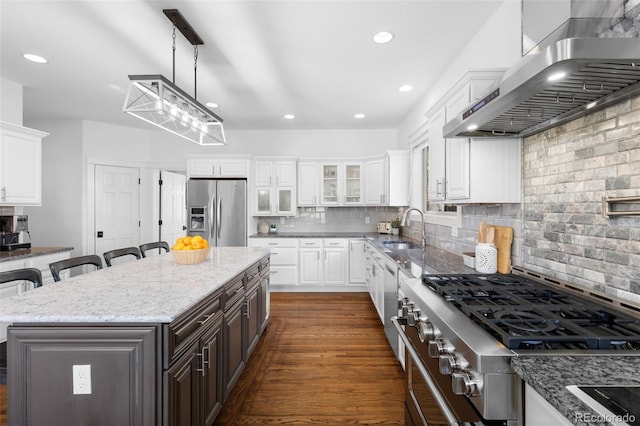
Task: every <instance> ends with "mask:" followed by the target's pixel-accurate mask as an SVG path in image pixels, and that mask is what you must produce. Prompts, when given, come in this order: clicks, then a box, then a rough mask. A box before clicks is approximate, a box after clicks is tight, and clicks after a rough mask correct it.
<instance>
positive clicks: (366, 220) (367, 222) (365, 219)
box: [364, 216, 369, 225]
mask: <svg viewBox="0 0 640 426" xmlns="http://www.w3.org/2000/svg"><path fill="white" fill-rule="evenodd" d="M364 223H366V224H367V225H368V224H369V216H367V217H365V218H364Z"/></svg>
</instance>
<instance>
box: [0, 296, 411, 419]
mask: <svg viewBox="0 0 640 426" xmlns="http://www.w3.org/2000/svg"><path fill="white" fill-rule="evenodd" d="M403 383H404V382H403V373H402V369H401V368H400V366H399V364H398V362H397V361H396V360H395V359H394V357H393V352H392V351H391V348H390V346H389V344H388V343H387V340H386V337H385V335H384V331H383V329H382V324H381V323H380V320H379V319H378V316H377V313H376V311H375V309H374V307H373V305H372V304H371V301H370V299H369V295H368V294H367V293H271V319H270V323H269V328H268V329H267V331H266V332H265V333H264V334H263V337H262V339H261V340H260V342H259V343H258V346H257V347H256V349H255V351H254V352H253V354H252V355H251V358H250V359H249V361H248V363H247V368H246V369H245V371H244V373H243V374H242V376H241V377H240V380H239V381H238V383H237V385H236V387H235V388H234V390H233V391H232V393H231V395H230V396H229V399H228V400H227V402H226V403H225V406H224V407H223V409H222V411H221V413H220V414H219V416H218V418H217V420H216V423H215V424H216V425H237V424H265V425H277V424H324V425H347V424H367V425H374V424H380V425H394V424H396V425H401V424H404V405H403V404H404V403H403V401H404V384H403ZM6 404H7V399H6V387H5V386H4V385H0V425H6V424H7V423H6V422H7V420H6V411H7V408H6V407H7V405H6Z"/></svg>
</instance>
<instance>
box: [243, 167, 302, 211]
mask: <svg viewBox="0 0 640 426" xmlns="http://www.w3.org/2000/svg"><path fill="white" fill-rule="evenodd" d="M253 165H254V194H255V200H254V203H255V204H254V205H255V209H254V215H255V216H294V215H295V214H296V160H267V159H256V160H255V161H254V163H253Z"/></svg>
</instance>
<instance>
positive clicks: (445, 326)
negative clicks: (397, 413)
mask: <svg viewBox="0 0 640 426" xmlns="http://www.w3.org/2000/svg"><path fill="white" fill-rule="evenodd" d="M399 296H400V300H399V313H398V317H397V318H395V319H394V320H393V321H394V324H395V326H396V328H397V329H398V332H399V333H400V338H401V340H402V342H403V343H404V345H405V346H406V350H407V357H406V360H405V370H406V375H407V396H406V423H407V424H415V425H421V424H450V425H455V424H486V425H494V424H496V425H509V426H511V425H521V424H522V423H523V411H524V409H523V403H522V392H523V385H522V382H521V380H520V378H519V377H518V376H517V375H516V374H515V373H514V372H513V370H512V368H511V363H510V361H511V358H512V357H514V356H518V355H525V354H526V355H540V356H544V355H562V354H572V355H576V354H580V355H616V354H618V355H639V356H640V314H639V313H638V312H640V311H638V312H634V311H633V307H632V306H625V305H624V304H618V305H616V304H615V301H612V300H605V299H606V298H605V299H603V298H593V297H589V296H586V295H585V294H580V290H579V289H572V286H570V285H564V284H562V283H559V282H557V281H556V280H549V279H546V278H545V277H540V276H538V275H535V274H531V275H530V274H529V273H528V272H527V271H525V270H520V271H519V272H518V274H510V275H502V274H495V275H450V274H444V275H423V277H422V279H421V280H418V279H414V280H401V283H400V287H399Z"/></svg>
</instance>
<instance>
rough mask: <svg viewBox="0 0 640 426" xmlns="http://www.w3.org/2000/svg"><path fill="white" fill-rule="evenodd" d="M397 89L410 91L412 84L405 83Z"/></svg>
mask: <svg viewBox="0 0 640 426" xmlns="http://www.w3.org/2000/svg"><path fill="white" fill-rule="evenodd" d="M398 90H399V91H401V92H410V91H412V90H413V86H412V85H410V84H405V85H404V86H400V87H399V88H398Z"/></svg>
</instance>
